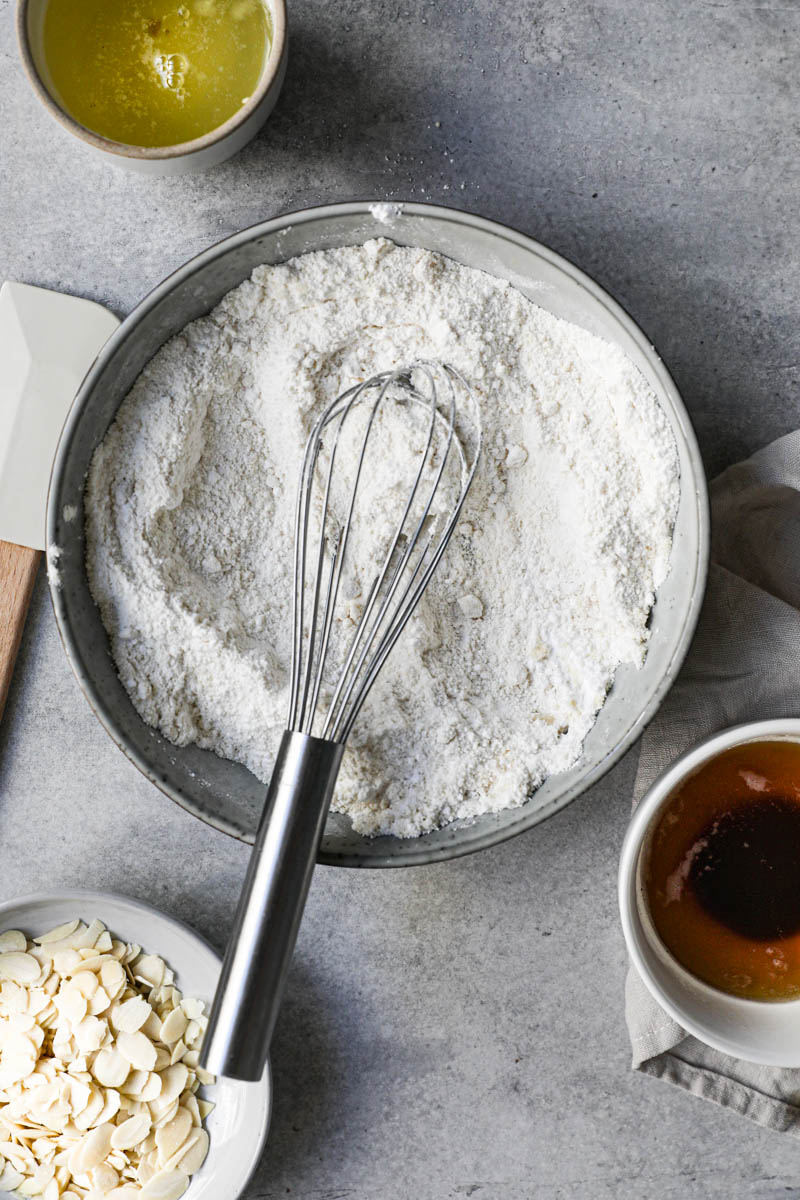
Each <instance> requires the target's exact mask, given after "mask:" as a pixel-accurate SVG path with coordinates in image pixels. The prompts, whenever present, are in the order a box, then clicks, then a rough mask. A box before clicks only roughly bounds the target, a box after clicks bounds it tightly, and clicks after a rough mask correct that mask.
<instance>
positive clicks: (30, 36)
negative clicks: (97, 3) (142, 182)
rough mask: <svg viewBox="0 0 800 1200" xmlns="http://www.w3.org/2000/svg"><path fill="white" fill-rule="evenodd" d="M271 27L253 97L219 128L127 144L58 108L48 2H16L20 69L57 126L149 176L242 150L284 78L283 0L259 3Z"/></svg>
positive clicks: (181, 171)
mask: <svg viewBox="0 0 800 1200" xmlns="http://www.w3.org/2000/svg"><path fill="white" fill-rule="evenodd" d="M264 3H265V4H266V6H267V9H268V11H269V15H270V20H271V23H272V44H271V46H270V52H269V54H268V55H267V57H266V59H265V62H264V66H263V67H262V69H261V76H260V78H259V81H258V84H257V85H256V87H255V88H254V90H253V94H252V96H251V97H250V99H249V100H248V101H247V104H244V105H242V107H241V108H240V109H239V111H238V112H237V113H234V115H233V116H232V117H230V118H229V119H228V120H227V121H225V122H224V124H222V125H220V126H219V127H218V128H217V129H212V130H211V131H210V132H209V133H206V134H204V135H203V136H202V137H199V138H194V139H193V140H192V141H190V142H180V143H179V144H178V145H175V146H129V145H127V144H126V143H125V142H115V141H113V140H112V139H111V138H106V137H102V136H101V134H99V133H94V132H93V131H92V130H91V129H87V128H86V127H85V125H81V124H80V123H79V122H78V121H76V120H75V119H74V118H73V117H71V116H70V115H69V113H68V112H67V111H66V110H65V109H64V108H63V107H62V105H61V103H60V101H59V99H58V96H57V94H56V90H55V88H54V87H53V85H52V83H51V82H50V79H49V72H48V70H47V65H46V62H45V57H44V49H43V36H42V30H43V26H44V14H45V10H46V8H47V0H17V40H18V42H19V52H20V57H21V58H22V65H23V66H24V68H25V73H26V75H27V76H28V79H29V80H30V83H31V86H32V88H33V90H34V91H35V92H36V95H37V96H38V97H39V99H40V100H41V102H42V104H43V105H44V107H45V108H46V109H47V111H48V112H49V113H50V115H51V116H52V117H55V119H56V120H57V121H58V122H59V124H60V125H61V126H62V127H63V128H64V129H66V130H67V131H68V132H69V133H71V134H73V136H74V137H76V138H78V139H79V140H80V141H81V142H83V144H84V145H85V146H87V147H88V148H89V150H92V151H94V153H95V154H97V155H102V156H103V157H104V158H105V159H106V160H107V161H110V162H113V163H115V164H116V165H117V166H120V167H127V168H128V169H129V170H131V171H140V172H144V173H147V174H150V175H185V174H188V173H189V172H191V171H202V170H205V169H206V168H208V167H214V166H216V165H217V163H221V162H224V161H225V159H227V158H230V157H231V155H233V154H236V152H237V151H238V150H241V148H242V147H243V146H245V145H246V144H247V143H248V142H249V141H250V140H251V139H252V138H254V137H255V135H256V134H257V133H258V131H259V129H260V128H261V126H262V125H263V124H264V122H265V121H266V119H267V117H268V116H269V114H270V113H271V112H272V110H273V108H274V107H275V104H276V102H277V99H278V96H279V95H280V91H281V88H282V87H283V81H284V78H285V77H286V64H287V61H288V57H289V35H288V28H287V21H286V0H264Z"/></svg>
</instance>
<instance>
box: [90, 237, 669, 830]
mask: <svg viewBox="0 0 800 1200" xmlns="http://www.w3.org/2000/svg"><path fill="white" fill-rule="evenodd" d="M419 358H430V359H439V360H443V361H445V362H448V363H451V364H452V365H453V366H454V367H456V368H457V369H458V370H459V371H461V372H462V374H463V375H464V376H465V377H466V378H467V379H468V380H469V381H470V383H471V384H472V386H473V389H474V390H475V392H476V394H477V396H478V398H479V401H480V405H481V410H482V417H483V435H484V448H483V455H482V459H481V462H480V464H479V467H478V473H477V475H476V478H475V481H474V483H473V486H472V490H471V492H470V494H469V496H468V499H467V504H466V507H465V509H464V513H463V516H462V519H461V521H460V523H459V525H458V527H457V529H456V533H455V535H454V538H453V541H452V542H451V544H450V547H449V549H448V551H447V554H446V556H445V558H444V560H443V562H442V563H441V565H440V567H439V570H438V572H437V574H436V575H435V577H434V579H433V581H432V583H431V585H430V587H429V589H428V591H427V593H426V595H425V597H424V598H423V601H422V603H421V605H420V607H419V609H418V610H417V613H416V615H415V617H414V618H413V620H412V622H411V624H410V625H409V627H408V629H407V630H406V631H405V633H404V635H403V640H402V641H401V643H400V645H399V647H398V648H397V650H396V651H395V652H394V654H393V655H392V656H391V658H390V659H389V661H388V663H387V665H386V667H385V668H384V670H383V673H382V675H381V677H380V679H379V681H378V683H377V684H376V686H375V688H374V689H373V691H372V693H371V695H370V698H369V700H368V701H367V704H366V705H365V707H364V710H363V712H362V714H361V717H360V719H359V721H358V723H357V725H356V728H355V730H354V733H353V735H352V737H351V739H350V742H349V746H348V751H347V753H346V755H345V757H344V763H343V768H342V773H341V776H340V780H339V784H338V788H337V792H336V798H335V802H334V806H335V808H337V809H338V810H339V811H341V812H345V813H347V814H349V816H350V817H351V818H352V821H353V825H354V827H355V829H356V830H358V831H359V832H362V833H366V834H380V833H392V834H396V835H399V836H401V837H412V836H415V835H417V834H420V833H423V832H425V831H427V830H430V829H433V828H435V827H437V826H440V825H443V824H445V823H446V822H449V821H452V820H454V819H457V818H471V817H475V816H477V815H479V814H482V813H487V812H495V811H498V810H499V809H503V808H505V807H508V806H512V805H518V804H521V803H523V802H524V800H525V799H526V798H527V797H528V796H529V795H530V794H531V792H532V791H533V790H534V789H535V788H536V787H537V786H538V785H539V784H541V782H542V781H543V780H544V779H545V778H546V777H547V776H548V775H550V774H552V773H554V772H559V771H563V770H566V769H567V768H568V767H570V766H571V765H572V764H573V763H575V761H576V760H577V759H578V757H579V756H580V753H581V746H582V743H583V740H584V738H585V736H586V734H587V733H588V731H589V730H590V729H591V727H592V725H593V723H594V721H595V718H596V715H597V712H598V710H599V708H600V707H601V705H602V704H603V700H604V698H605V695H606V693H607V690H608V688H609V686H610V685H611V683H612V680H613V677H614V672H615V670H616V668H617V667H618V666H619V665H620V664H621V663H624V662H633V663H636V664H640V663H641V662H642V660H643V657H644V654H645V650H646V643H647V618H648V614H649V610H650V607H651V605H652V603H653V598H654V589H655V588H656V587H657V586H658V584H659V583H660V581H661V580H662V579H663V577H664V575H665V574H666V571H667V569H668V560H669V554H670V548H671V535H672V526H673V522H674V518H675V514H676V511H677V504H678V495H679V478H678V460H677V454H676V448H675V444H674V440H673V436H672V433H671V430H670V428H669V425H668V422H667V419H666V417H665V415H664V413H663V412H662V410H661V408H660V407H659V405H658V403H657V401H656V398H655V396H654V395H653V393H652V392H651V390H650V389H649V388H648V386H647V384H646V383H645V381H644V379H643V378H642V376H641V375H640V373H639V372H638V371H637V369H636V368H635V367H634V366H633V364H632V363H631V362H630V361H629V360H628V359H627V358H626V357H625V356H624V355H623V354H622V352H621V351H619V350H618V349H616V348H615V347H613V346H611V345H609V344H607V343H606V342H604V341H602V340H600V339H599V338H596V337H594V336H592V335H590V334H588V333H586V332H585V331H583V330H581V329H579V328H577V327H576V326H573V325H570V324H568V323H566V322H564V321H561V320H558V319H557V318H555V317H553V316H551V315H550V314H548V313H546V312H544V311H543V310H542V309H540V308H537V307H536V306H535V305H534V304H532V303H531V302H530V301H528V300H526V299H525V298H524V297H523V296H522V295H521V294H520V293H519V292H518V291H516V290H515V289H514V288H513V287H511V286H510V285H509V284H506V283H503V282H502V281H500V280H498V279H496V278H494V277H491V276H489V275H484V274H482V273H480V272H477V271H473V270H469V269H467V268H465V267H462V266H460V265H458V264H456V263H455V262H452V261H450V260H449V259H446V258H443V257H440V256H438V255H436V254H431V253H428V252H427V251H422V250H418V249H409V248H399V247H397V246H395V245H393V244H392V243H391V242H388V241H386V240H383V239H381V240H375V241H370V242H367V243H366V245H363V246H355V247H350V248H345V249H338V250H330V251H325V252H322V253H316V254H308V255H305V256H303V257H300V258H296V259H293V260H291V261H290V262H287V263H285V264H283V265H281V266H276V267H262V268H259V269H257V270H256V271H255V272H254V274H253V276H252V278H251V279H250V280H248V281H247V282H245V283H243V284H242V285H241V286H240V287H238V288H236V290H235V291H233V292H231V293H229V295H227V296H226V297H225V298H224V300H223V301H222V302H221V303H220V304H219V305H218V306H217V308H216V309H215V310H214V311H213V312H212V313H211V314H210V315H209V316H207V317H204V318H202V319H201V320H198V321H195V322H194V323H193V324H192V325H190V326H188V327H187V328H186V329H185V330H184V331H183V332H182V333H181V334H179V335H178V336H177V337H174V338H173V339H172V340H171V341H170V342H169V343H167V345H165V346H164V347H163V348H162V350H161V351H159V353H158V354H157V355H156V356H155V358H154V359H153V360H152V361H151V362H150V363H149V365H148V366H147V367H146V368H145V370H144V371H143V372H142V374H141V376H140V378H139V379H138V380H137V382H136V384H135V385H134V387H133V389H132V390H131V392H130V394H129V396H128V397H127V398H126V400H125V401H124V403H123V404H122V406H121V407H120V410H119V414H118V416H117V419H116V420H115V422H114V423H113V425H112V426H111V428H110V429H109V431H108V433H107V435H106V437H105V439H104V441H103V442H102V443H101V445H100V446H99V447H98V449H97V451H96V453H95V455H94V459H93V461H92V466H91V470H90V473H89V478H88V483H87V495H86V501H87V503H86V530H87V547H88V549H87V561H88V572H89V580H90V584H91V588H92V592H93V595H94V597H95V600H96V601H97V603H98V605H99V607H100V611H101V614H102V617H103V621H104V624H105V626H106V629H107V630H108V633H109V636H110V639H111V646H112V652H113V655H114V659H115V661H116V664H117V668H118V670H119V674H120V678H121V680H122V682H123V684H124V686H125V688H126V689H127V691H128V692H129V694H130V696H131V699H132V701H133V703H134V705H135V706H136V708H137V709H138V711H139V713H140V714H141V716H142V717H143V718H144V720H145V721H147V722H148V723H149V724H150V725H153V726H155V727H157V728H158V729H160V730H161V731H162V733H163V734H164V735H165V736H166V737H167V738H169V739H170V740H171V741H172V742H174V743H175V744H177V745H185V744H186V743H188V742H195V743H197V744H198V745H199V746H202V747H206V748H209V749H212V750H214V751H216V752H217V753H218V754H220V755H223V756H225V757H227V758H232V759H236V760H238V761H239V762H242V763H244V764H245V765H246V766H248V767H249V768H250V770H251V771H253V772H254V773H255V774H256V775H258V776H259V777H260V778H261V779H263V780H264V781H265V782H266V781H267V780H268V778H269V775H270V769H271V763H272V758H273V755H274V753H275V749H276V746H277V743H278V740H279V737H280V734H281V732H282V730H283V727H284V722H285V719H286V706H287V704H286V702H287V691H288V682H289V668H290V658H291V607H290V599H291V572H292V547H293V520H294V504H295V498H296V485H297V477H298V470H299V463H300V460H301V455H302V450H303V446H304V443H305V440H306V437H307V435H308V433H309V430H310V428H311V425H312V424H313V421H314V418H315V417H316V416H317V415H318V413H319V412H320V409H321V407H322V405H323V404H325V403H327V402H328V401H330V400H331V399H332V398H333V397H334V396H336V395H337V394H338V393H339V392H341V391H342V390H344V389H345V388H346V387H349V386H350V385H352V384H353V383H354V382H355V381H357V380H359V379H363V378H365V377H367V376H369V375H372V374H375V373H376V372H378V371H382V370H386V369H387V368H390V367H393V366H397V365H400V364H404V363H407V362H409V361H413V360H414V359H419ZM378 482H380V481H378ZM391 486H392V480H391V478H387V480H386V493H387V495H388V494H389V493H390V492H391ZM381 495H382V489H381V487H376V489H375V500H374V503H375V505H376V506H377V507H376V521H378V520H379V519H380V516H381V514H380V511H379V509H380V505H381V503H382V500H381ZM387 503H388V501H387ZM391 503H392V504H395V505H396V500H392V502H391ZM393 511H396V508H395V509H393ZM354 592H355V594H354V595H352V596H351V597H350V600H352V603H353V604H354V606H355V607H356V609H357V608H358V604H359V600H360V597H359V595H358V594H357V593H358V588H357V587H356V588H354Z"/></svg>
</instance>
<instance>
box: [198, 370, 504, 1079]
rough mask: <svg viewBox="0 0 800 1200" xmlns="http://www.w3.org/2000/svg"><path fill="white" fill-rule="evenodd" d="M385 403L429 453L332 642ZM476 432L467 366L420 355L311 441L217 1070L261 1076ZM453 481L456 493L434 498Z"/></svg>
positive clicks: (332, 418) (367, 389)
mask: <svg viewBox="0 0 800 1200" xmlns="http://www.w3.org/2000/svg"><path fill="white" fill-rule="evenodd" d="M460 398H464V399H466V400H468V401H469V403H468V404H467V405H466V406H465V405H463V404H462V403H460V402H459V400H460ZM385 405H395V406H397V405H400V406H402V407H404V408H405V409H406V410H407V412H408V413H409V414H413V416H415V417H420V416H422V414H425V424H424V426H423V429H424V433H423V437H422V444H421V451H420V453H419V464H418V466H417V467H416V470H414V471H413V479H412V480H411V482H410V486H409V490H408V493H407V498H406V500H405V503H404V505H403V506H402V507H401V512H400V515H399V518H398V521H397V524H396V526H395V527H394V532H393V534H392V535H391V536H390V537H389V539H388V545H387V546H386V547H385V549H382V552H381V555H380V560H379V564H378V567H377V570H376V572H375V574H374V576H373V577H372V581H371V584H370V586H369V587H368V590H367V595H366V597H365V599H364V603H363V609H362V612H361V614H360V616H359V619H358V621H357V622H356V623H355V628H354V629H353V631H352V633H351V634H350V635H349V638H347V639H345V644H344V645H343V646H342V647H341V648H340V649H339V651H338V653H336V652H334V651H333V648H332V640H333V639H334V635H335V633H336V632H337V631H338V626H337V611H338V605H339V598H340V594H341V589H342V579H343V572H344V568H345V565H346V563H347V562H348V549H349V547H350V544H351V541H352V538H353V531H354V529H355V527H356V525H357V524H358V522H359V521H366V522H367V525H368V524H369V517H370V514H369V513H362V512H360V510H359V506H358V504H359V501H358V497H359V492H360V490H361V488H362V486H363V477H364V471H365V466H366V464H367V460H368V456H369V454H370V450H374V443H375V442H376V440H377V438H376V427H377V426H378V425H379V424H380V417H381V410H382V408H383V407H384V406H385ZM361 410H364V413H365V419H364V420H363V422H362V424H363V429H361V430H360V433H359V436H358V437H357V439H356V456H355V466H354V469H353V472H352V480H351V481H350V484H349V489H348V491H347V495H346V497H345V500H344V512H343V515H342V517H341V518H339V517H337V515H336V514H335V513H334V511H333V504H332V501H333V496H334V488H335V483H336V478H337V476H336V469H337V466H336V464H337V457H339V456H340V454H341V451H342V443H343V439H344V438H345V437H346V436H347V435H348V433H349V428H350V425H351V424H352V423H353V422H354V414H355V413H356V412H357V411H361ZM470 410H471V411H470ZM418 425H419V422H418ZM480 441H481V435H480V424H479V421H478V417H477V411H476V409H475V405H474V401H473V399H472V394H471V392H470V389H469V387H468V386H467V384H466V382H465V381H464V379H463V378H462V377H461V375H459V373H458V372H457V371H455V369H454V368H452V367H449V366H446V365H444V364H440V363H430V362H418V363H414V364H412V365H411V366H409V367H405V368H403V369H401V370H396V371H386V372H384V373H382V374H380V375H376V376H374V377H373V378H371V379H367V380H366V381H365V382H363V383H360V384H357V385H356V386H355V387H352V388H350V389H349V390H348V391H347V392H345V393H343V394H342V395H341V396H339V397H338V398H337V399H336V400H335V401H333V403H332V404H330V405H329V406H328V407H327V408H326V409H325V411H324V412H323V414H322V416H321V417H320V418H319V420H318V421H317V424H316V425H315V426H314V429H313V430H312V432H311V435H310V437H309V439H308V442H307V443H306V448H305V453H304V456H303V465H302V473H301V478H300V486H299V490H298V498H297V510H296V519H295V561H294V593H293V625H292V674H291V685H290V697H289V713H288V718H287V728H286V732H285V733H284V735H283V738H282V740H281V744H280V748H279V750H278V754H277V758H276V761H275V766H274V768H273V773H272V778H271V780H270V785H269V789H268V792H267V799H266V804H265V806H264V811H263V814H262V817H261V822H260V825H259V829H258V833H257V835H256V841H255V846H254V848H253V853H252V857H251V859H250V864H249V868H248V871H247V876H246V878H245V882H244V887H243V889H242V895H241V899H240V901H239V908H238V910H237V914H236V919H235V922H234V929H233V933H232V935H231V940H230V942H229V945H228V951H227V953H226V956H225V961H224V963H223V967H222V974H221V976H220V981H219V984H218V987H217V993H216V996H215V999H214V1004H213V1007H212V1011H211V1017H210V1020H209V1027H208V1031H207V1033H206V1039H205V1044H204V1048H203V1052H202V1062H203V1065H204V1066H205V1067H206V1068H207V1069H208V1070H209V1071H212V1072H213V1073H215V1074H219V1075H227V1076H230V1077H233V1078H235V1079H247V1080H254V1079H260V1078H261V1075H262V1074H263V1071H264V1067H265V1065H266V1059H267V1055H268V1052H269V1045H270V1041H271V1039H272V1033H273V1029H274V1026H275V1021H276V1018H277V1015H278V1010H279V1008H280V1002H281V998H282V995H283V989H284V984H285V980H286V974H287V971H288V968H289V963H290V961H291V957H292V952H293V949H294V944H295V940H296V938H297V932H298V929H299V926H300V921H301V919H302V914H303V909H304V907H305V901H306V897H307V895H308V888H309V886H310V883H311V875H312V873H313V870H314V864H315V861H316V857H317V852H318V849H319V843H320V840H321V837H322V832H323V829H324V826H325V819H326V817H327V814H328V809H329V807H330V802H331V797H332V795H333V791H334V787H335V784H336V779H337V776H338V773H339V767H340V765H341V761H342V755H343V753H344V748H345V743H346V741H347V738H348V736H349V734H350V731H351V730H352V728H353V723H354V722H355V720H356V718H357V716H358V714H359V712H360V711H361V708H362V706H363V704H364V701H365V700H366V698H367V695H368V694H369V691H370V688H371V687H372V685H373V684H374V682H375V680H376V678H377V676H378V674H379V672H380V670H381V668H382V666H383V664H384V663H385V661H386V659H387V657H388V656H389V654H390V653H391V650H392V648H393V647H394V645H395V644H396V642H397V640H398V638H399V637H400V635H401V633H402V632H403V629H404V628H405V627H406V625H407V624H408V622H409V620H410V618H411V615H412V613H413V612H414V609H415V608H416V606H417V604H418V603H419V601H420V599H421V597H422V594H423V592H424V591H425V588H426V587H427V585H428V582H429V580H430V578H431V576H432V575H433V573H434V571H435V570H436V567H437V565H438V563H439V561H440V560H441V557H442V555H443V554H444V552H445V549H446V547H447V544H448V542H449V541H450V537H451V536H452V533H453V530H454V529H455V526H456V523H457V521H458V518H459V515H460V513H461V509H462V507H463V505H464V501H465V499H466V496H467V492H468V490H469V487H470V484H471V483H472V479H473V477H474V474H475V469H476V466H477V462H478V457H479V454H480ZM326 454H327V463H326V462H325V456H326ZM456 472H457V483H456V481H454V479H453V475H454V473H456ZM409 474H412V472H409ZM446 488H449V494H448V495H447V497H446V503H445V504H444V505H442V504H441V503H439V504H437V499H438V500H439V501H441V500H442V499H443V493H444V492H445V489H446ZM320 491H321V500H319V503H317V502H316V501H317V500H318V499H319V495H318V493H319V492H320ZM314 526H316V532H314V528H313V527H314ZM341 624H342V623H341V622H339V625H341ZM328 672H329V673H330V674H328Z"/></svg>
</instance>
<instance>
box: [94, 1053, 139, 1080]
mask: <svg viewBox="0 0 800 1200" xmlns="http://www.w3.org/2000/svg"><path fill="white" fill-rule="evenodd" d="M130 1070H131V1064H130V1062H129V1061H128V1060H127V1059H126V1058H124V1057H123V1055H122V1054H120V1052H119V1051H118V1050H101V1051H100V1053H99V1054H98V1055H97V1058H96V1059H95V1060H94V1064H93V1065H92V1074H93V1075H94V1077H95V1079H96V1080H97V1082H98V1083H102V1085H103V1087H114V1088H119V1087H122V1085H123V1084H124V1082H125V1080H126V1079H127V1078H128V1075H129V1074H130Z"/></svg>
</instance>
